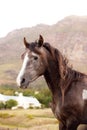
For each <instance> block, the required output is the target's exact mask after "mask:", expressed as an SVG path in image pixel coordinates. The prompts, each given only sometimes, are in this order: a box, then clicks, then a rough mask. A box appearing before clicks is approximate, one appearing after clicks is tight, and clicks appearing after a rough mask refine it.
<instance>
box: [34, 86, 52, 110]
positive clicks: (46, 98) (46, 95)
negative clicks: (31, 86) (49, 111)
mask: <svg viewBox="0 0 87 130" xmlns="http://www.w3.org/2000/svg"><path fill="white" fill-rule="evenodd" d="M35 97H36V98H37V99H38V100H39V102H40V103H41V104H44V105H45V107H49V103H50V102H51V100H52V98H51V93H50V91H49V90H48V89H46V88H45V89H42V90H41V91H40V92H39V93H38V94H36V95H35Z"/></svg>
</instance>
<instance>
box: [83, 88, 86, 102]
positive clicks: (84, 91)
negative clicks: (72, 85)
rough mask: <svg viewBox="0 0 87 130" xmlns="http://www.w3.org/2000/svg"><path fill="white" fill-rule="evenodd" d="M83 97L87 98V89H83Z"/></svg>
mask: <svg viewBox="0 0 87 130" xmlns="http://www.w3.org/2000/svg"><path fill="white" fill-rule="evenodd" d="M82 98H83V100H87V90H86V89H83V92H82Z"/></svg>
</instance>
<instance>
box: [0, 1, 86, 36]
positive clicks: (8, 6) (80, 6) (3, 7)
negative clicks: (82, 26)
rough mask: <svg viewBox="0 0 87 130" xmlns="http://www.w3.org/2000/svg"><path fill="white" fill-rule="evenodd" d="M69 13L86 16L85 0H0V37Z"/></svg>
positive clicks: (58, 19)
mask: <svg viewBox="0 0 87 130" xmlns="http://www.w3.org/2000/svg"><path fill="white" fill-rule="evenodd" d="M70 15H78V16H87V0H0V37H4V36H6V35H7V34H8V33H9V32H11V31H13V30H15V29H20V28H24V27H32V26H35V25H37V24H41V23H42V24H48V25H52V24H55V23H57V22H58V21H60V20H62V19H63V18H64V17H66V16H70Z"/></svg>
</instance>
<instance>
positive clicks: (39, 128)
mask: <svg viewBox="0 0 87 130" xmlns="http://www.w3.org/2000/svg"><path fill="white" fill-rule="evenodd" d="M0 127H6V128H18V130H58V121H57V120H56V119H55V117H54V115H53V113H52V111H51V109H28V110H23V109H19V110H1V111H0Z"/></svg>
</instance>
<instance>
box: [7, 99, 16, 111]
mask: <svg viewBox="0 0 87 130" xmlns="http://www.w3.org/2000/svg"><path fill="white" fill-rule="evenodd" d="M17 104H18V103H17V101H15V100H13V99H10V100H8V101H6V108H9V109H11V108H12V107H14V106H17Z"/></svg>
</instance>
